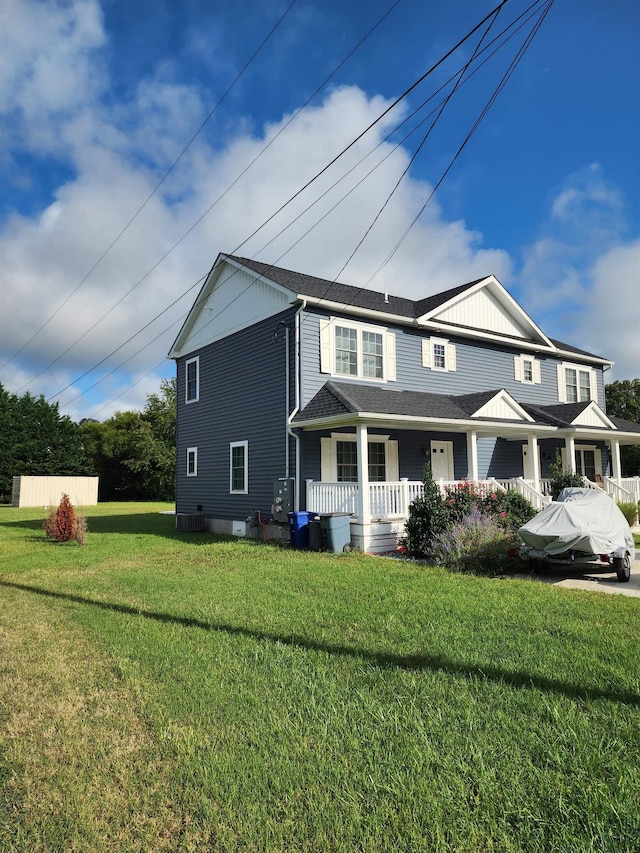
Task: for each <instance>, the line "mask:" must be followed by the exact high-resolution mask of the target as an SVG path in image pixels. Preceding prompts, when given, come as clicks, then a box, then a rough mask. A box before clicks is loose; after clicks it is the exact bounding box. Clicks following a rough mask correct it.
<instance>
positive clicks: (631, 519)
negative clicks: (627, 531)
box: [617, 501, 638, 527]
mask: <svg viewBox="0 0 640 853" xmlns="http://www.w3.org/2000/svg"><path fill="white" fill-rule="evenodd" d="M617 503H618V509H619V510H620V512H621V513H622V514H623V515H624V517H625V518H626V519H627V522H628V524H629V527H633V525H634V524H635V523H636V521H637V520H638V505H636V504H635V503H634V502H633V501H619V502H617Z"/></svg>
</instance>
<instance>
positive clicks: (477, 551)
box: [431, 507, 512, 574]
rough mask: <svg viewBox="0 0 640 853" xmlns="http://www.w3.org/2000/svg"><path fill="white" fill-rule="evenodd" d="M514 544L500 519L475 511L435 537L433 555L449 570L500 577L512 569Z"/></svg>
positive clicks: (475, 508) (474, 509)
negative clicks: (511, 556)
mask: <svg viewBox="0 0 640 853" xmlns="http://www.w3.org/2000/svg"><path fill="white" fill-rule="evenodd" d="M511 544H512V543H511V541H510V538H509V537H508V535H507V534H506V533H505V531H504V529H503V528H502V527H501V526H500V524H499V523H498V521H497V519H495V518H493V517H491V516H489V515H487V514H486V513H484V512H482V511H481V510H480V509H479V508H477V507H474V508H473V509H472V510H471V512H469V514H468V515H465V516H464V517H463V518H461V519H460V520H459V521H455V522H454V523H453V524H452V525H451V527H449V528H448V529H447V530H443V531H441V532H440V533H438V534H437V535H436V536H435V537H434V539H433V542H432V544H431V555H432V557H433V558H434V559H436V560H437V561H438V562H439V563H440V564H441V565H443V566H446V567H447V568H450V569H456V570H458V571H466V572H481V573H487V574H499V573H501V572H504V571H505V569H506V568H507V567H508V565H509V562H510V560H509V556H508V549H509V547H510V545H511Z"/></svg>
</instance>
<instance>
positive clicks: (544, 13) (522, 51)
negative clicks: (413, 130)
mask: <svg viewBox="0 0 640 853" xmlns="http://www.w3.org/2000/svg"><path fill="white" fill-rule="evenodd" d="M553 2H554V0H549V2H548V3H547V5H546V7H545V8H544V10H543V11H542V13H541V15H540V18H539V19H538V21H537V22H536V23H535V25H534V26H533V28H532V30H531V32H530V33H529V35H528V36H527V38H526V39H525V41H524V44H523V45H522V46H521V47H520V50H519V51H518V52H517V54H516V56H515V57H514V59H513V60H512V62H511V64H510V66H509V68H508V69H507V71H506V72H505V74H504V75H503V77H502V79H501V81H500V83H499V84H498V86H497V87H496V89H495V90H494V92H493V94H492V95H491V97H490V98H489V101H488V102H487V104H486V105H485V107H484V109H483V110H482V111H481V113H480V115H479V116H478V118H477V119H476V121H475V123H474V125H473V127H472V128H471V130H470V131H469V133H468V134H467V136H466V137H465V139H464V140H463V142H462V144H461V145H460V147H459V148H458V150H457V151H456V153H455V155H454V156H453V159H452V160H451V161H450V162H449V165H448V166H447V168H446V169H445V170H444V172H443V173H442V175H441V176H440V179H439V180H438V182H437V184H436V185H435V186H434V188H433V190H432V191H431V193H430V194H429V197H428V198H427V200H426V201H425V203H424V204H423V205H422V207H421V208H420V210H419V211H418V213H417V214H416V216H415V217H414V219H413V221H412V222H411V224H410V225H409V226H408V228H407V229H406V230H405V232H404V234H403V235H402V237H400V239H399V240H398V241H397V242H396V244H395V246H394V247H393V249H392V250H391V252H389V254H388V255H387V257H386V258H385V260H384V261H383V262H382V263H381V264H380V266H379V267H378V268H377V270H376V271H375V272H374V273H373V275H371V276H370V277H369V278H368V279H367V282H366V284H367V285H368V284H370V282H372V281H373V279H374V278H376V276H377V275H378V274H379V273H380V272H381V271H382V270H383V269H384V267H385V266H386V265H387V264H388V263H389V261H390V260H391V259H392V258H393V256H394V255H395V253H396V252H397V251H398V249H399V248H400V246H401V245H402V243H403V242H404V240H405V239H406V237H407V235H408V233H409V232H410V231H411V229H412V228H413V226H414V225H415V224H416V222H417V221H418V219H419V218H420V216H422V214H423V213H424V211H425V208H426V207H427V205H428V204H429V202H430V201H431V199H432V198H433V197H434V195H435V194H436V192H437V191H438V189H439V187H440V185H441V184H442V182H443V181H444V179H445V177H446V176H447V175H448V173H449V171H450V170H451V168H452V167H453V165H454V163H455V162H456V160H457V159H458V157H459V156H460V154H462V152H463V150H464V148H465V147H466V145H467V143H468V142H469V140H470V139H471V137H472V136H473V134H474V133H475V131H476V130H477V128H478V127H479V125H480V123H481V122H482V120H483V119H484V118H485V116H486V115H487V113H488V112H489V110H490V109H491V107H492V106H493V105H494V103H495V101H496V99H497V97H498V95H499V94H500V92H501V91H502V89H503V88H504V87H505V85H506V83H507V81H508V80H509V78H510V77H511V75H512V74H513V72H514V71H515V69H516V68H517V66H518V65H519V64H520V62H521V60H522V57H523V56H524V54H525V53H526V51H527V50H528V48H529V46H530V45H531V42H532V41H533V39H534V38H535V36H536V34H537V33H538V30H539V29H540V27H541V26H542V23H543V22H544V20H545V18H546V17H547V15H548V14H549V11H550V9H551V7H552V5H553ZM365 286H366V285H365Z"/></svg>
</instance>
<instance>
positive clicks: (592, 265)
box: [0, 0, 633, 418]
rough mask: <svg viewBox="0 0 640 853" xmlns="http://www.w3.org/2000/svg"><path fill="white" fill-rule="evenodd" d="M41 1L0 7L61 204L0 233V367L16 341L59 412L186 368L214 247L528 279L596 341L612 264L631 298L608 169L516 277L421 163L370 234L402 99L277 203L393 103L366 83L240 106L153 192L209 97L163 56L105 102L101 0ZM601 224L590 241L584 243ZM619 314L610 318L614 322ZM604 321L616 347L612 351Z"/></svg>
mask: <svg viewBox="0 0 640 853" xmlns="http://www.w3.org/2000/svg"><path fill="white" fill-rule="evenodd" d="M47 10H49V12H48V14H47V15H46V16H44V19H43V16H42V15H41V11H42V3H40V2H37V0H25V2H21V3H9V4H0V15H1V16H2V20H0V29H4V30H5V37H4V39H5V42H6V43H7V44H8V45H9V51H8V53H3V51H0V56H4V59H3V60H0V62H2V63H3V64H2V65H0V111H1V112H3V113H4V115H5V116H7V117H8V118H9V119H10V121H9V126H10V129H11V132H10V133H9V134H8V136H7V138H6V140H5V142H4V146H5V147H4V152H3V153H4V156H5V158H7V157H10V156H11V152H12V151H13V150H14V146H15V145H16V144H20V145H23V146H26V147H27V148H28V149H29V150H30V151H32V153H33V155H34V156H35V155H36V154H37V155H38V156H40V157H42V159H41V160H39V161H38V167H39V168H42V167H43V166H44V167H46V166H47V163H48V161H47V159H46V156H47V155H50V154H51V153H54V154H55V157H56V158H58V159H64V162H65V165H66V167H67V173H66V174H65V177H64V178H63V179H61V180H60V181H59V182H58V183H57V185H55V186H54V188H53V191H52V198H51V199H48V200H47V201H46V203H43V205H42V207H41V208H40V209H38V210H36V211H35V212H33V213H30V214H27V213H24V212H22V213H21V212H17V211H16V212H14V213H13V214H12V215H10V216H9V217H8V218H7V219H6V220H5V222H4V224H3V226H2V227H1V229H0V264H1V266H2V287H1V290H0V309H1V310H0V365H2V364H4V363H5V362H6V361H7V359H10V358H11V356H13V355H14V353H16V352H18V351H20V354H19V355H18V356H17V357H16V358H14V359H12V360H11V361H9V362H8V363H7V364H6V365H5V367H4V368H2V370H1V373H0V381H2V383H3V384H4V385H5V386H6V387H7V388H9V389H10V390H14V391H17V390H21V389H24V388H26V387H28V388H29V389H30V390H31V391H32V392H33V393H43V394H44V395H45V396H46V397H50V396H51V395H53V394H57V393H58V392H59V391H62V393H61V394H60V396H58V397H57V399H58V400H59V401H60V404H61V407H62V409H63V411H68V412H69V414H71V415H72V416H73V417H76V418H80V417H83V416H87V415H92V414H93V413H94V412H96V411H98V410H99V411H100V414H99V417H100V418H103V417H107V416H108V415H110V414H112V412H113V411H115V410H117V409H125V408H142V406H143V405H144V402H145V398H146V395H147V394H149V393H151V392H154V391H157V388H158V385H159V377H160V376H161V375H168V374H170V373H171V372H172V368H171V366H170V365H167V364H166V363H165V365H164V368H162V369H161V370H156V369H155V368H156V366H157V365H158V364H160V363H162V361H163V359H164V357H165V355H166V353H167V351H168V349H169V347H170V345H171V343H172V341H173V339H174V337H175V335H176V334H177V331H178V328H179V324H180V322H181V320H182V318H183V317H184V316H185V314H186V312H187V311H188V309H189V308H190V306H191V304H192V301H193V299H194V298H195V294H196V293H197V287H198V286H199V284H198V283H199V281H200V280H201V279H202V277H203V276H204V275H205V274H206V273H207V271H208V270H209V268H210V266H211V264H212V262H213V260H214V259H215V257H216V255H217V254H218V252H219V251H223V252H231V251H237V252H238V253H239V254H244V255H247V256H250V257H256V258H259V259H260V260H264V261H267V262H271V263H277V264H280V265H282V266H285V267H289V268H291V269H296V270H300V271H303V272H308V273H311V274H314V275H318V276H323V277H326V278H329V279H333V278H335V277H336V276H338V275H339V277H340V280H341V281H344V282H346V283H349V284H355V285H358V286H370V287H371V288H372V289H375V290H388V291H390V292H392V293H397V294H399V295H404V296H407V297H411V298H421V297H424V296H427V295H429V294H431V293H434V292H437V291H439V290H442V289H445V288H448V287H452V286H455V285H457V284H460V283H461V282H464V281H469V280H472V279H475V278H479V277H481V276H484V275H487V274H489V273H494V274H496V275H497V276H498V277H499V278H500V279H501V280H503V281H504V283H505V284H507V285H508V286H509V284H510V283H514V284H515V286H516V288H519V290H520V294H523V295H524V299H523V300H522V301H523V304H524V305H525V307H527V308H528V309H529V310H530V311H531V313H532V316H533V317H534V319H536V320H537V321H539V322H540V323H541V325H542V326H543V328H545V329H546V328H547V327H546V326H545V322H544V321H545V316H546V313H547V309H548V308H550V307H551V308H553V309H554V310H555V311H557V309H558V306H562V305H564V306H566V307H567V310H566V312H565V313H564V315H563V314H562V312H561V313H560V314H559V315H557V316H566V318H567V323H568V326H567V325H566V324H565V323H563V322H561V323H559V325H560V328H555V327H553V328H550V329H548V331H549V332H550V333H551V334H554V335H555V336H556V337H559V338H563V337H564V338H567V339H568V340H570V341H573V342H574V343H576V344H577V345H581V344H583V343H584V344H587V345H588V346H591V345H592V342H593V338H594V336H591V337H590V339H589V342H586V341H584V340H583V338H584V336H585V334H586V332H585V329H587V327H588V326H589V317H590V316H591V314H593V315H595V314H597V313H598V312H599V311H600V308H599V307H598V306H599V300H602V299H604V298H605V297H604V295H603V294H604V292H605V290H604V288H605V285H604V282H605V279H606V273H605V268H606V267H607V264H610V265H614V264H615V265H616V266H617V268H618V269H619V278H618V279H617V282H618V283H617V284H616V287H619V288H620V292H621V293H623V292H624V290H625V287H626V286H627V285H626V284H625V282H628V280H629V276H630V275H632V273H633V269H632V266H633V258H632V257H631V256H628V255H627V254H626V252H625V251H624V248H625V247H623V246H613V245H612V240H613V237H612V233H613V231H615V228H616V227H617V225H616V226H615V227H611V228H609V225H607V222H606V219H607V217H609V223H611V221H612V220H613V219H614V218H615V219H616V223H617V222H619V220H620V218H621V217H622V208H621V199H620V196H619V194H618V193H617V192H616V191H615V189H614V188H612V187H610V186H608V185H607V183H606V181H605V179H604V177H603V175H602V174H601V173H600V171H599V169H598V167H597V166H593V167H589V169H588V170H586V171H585V172H584V173H582V174H581V175H579V176H573V177H571V178H569V179H568V180H567V183H566V185H565V186H563V187H560V188H559V190H558V193H557V195H556V198H555V200H554V201H553V202H552V204H551V206H550V213H549V222H548V223H547V226H546V227H545V228H543V231H542V233H541V234H540V239H539V240H538V241H537V242H536V243H535V244H533V245H532V246H530V247H529V249H528V250H527V251H526V253H525V256H524V258H523V259H522V263H521V265H520V269H519V270H518V271H517V273H516V271H514V263H513V260H512V259H511V258H510V257H509V255H508V253H507V252H505V251H504V250H502V249H500V248H499V247H496V248H492V247H486V246H484V245H483V237H482V234H480V233H478V232H477V231H474V230H472V229H469V228H468V227H467V225H466V224H465V222H464V221H462V220H457V221H449V220H448V219H447V218H446V217H445V215H444V214H443V211H442V209H441V207H440V206H439V204H438V203H437V201H436V200H432V201H431V202H430V204H429V206H428V207H427V209H426V211H425V212H424V214H423V215H422V216H421V217H420V219H419V220H418V221H417V222H416V223H415V224H414V218H415V216H416V214H417V213H418V212H419V211H420V209H421V208H422V206H423V205H424V203H425V201H426V199H427V198H429V196H430V193H431V191H432V187H431V186H430V185H429V184H428V183H425V182H423V181H419V180H416V179H415V178H412V177H411V176H408V177H407V178H406V179H405V180H404V181H403V182H402V183H401V185H400V187H399V188H398V190H397V191H396V192H395V193H394V194H393V196H392V197H391V198H390V200H389V201H388V203H387V205H386V207H385V209H384V211H383V213H382V215H381V216H380V219H379V220H378V222H377V223H376V224H375V225H374V226H373V228H372V230H371V232H370V233H369V234H368V235H367V236H366V237H365V234H366V232H367V229H368V228H369V227H370V226H371V224H372V221H373V216H374V214H375V213H376V212H377V211H379V210H380V209H381V207H382V205H383V204H384V203H385V201H386V200H387V198H388V197H389V195H390V193H391V190H392V189H393V187H394V186H395V184H396V181H397V179H398V177H399V175H400V174H401V173H402V172H403V170H404V169H405V168H406V166H407V165H408V162H409V153H408V151H407V150H406V149H404V148H394V147H393V145H392V144H391V143H390V142H388V141H385V135H386V134H387V133H388V131H389V130H390V129H391V128H392V127H393V125H394V123H395V122H396V121H397V120H398V118H399V113H398V111H396V114H395V115H388V116H387V117H385V119H384V121H382V122H380V123H379V124H378V125H376V127H375V128H374V129H373V130H371V131H370V132H369V133H368V134H367V136H366V137H365V138H364V139H362V140H361V141H360V142H359V143H358V144H357V145H355V146H353V148H352V149H350V150H349V152H348V154H347V155H346V156H345V157H342V158H341V159H340V160H339V161H338V163H337V164H336V165H335V166H334V167H332V168H331V169H330V170H328V171H327V172H326V173H325V174H323V175H322V177H321V178H320V179H318V180H317V181H315V182H314V183H313V184H312V186H311V187H310V188H309V189H308V190H306V191H305V192H304V193H302V194H300V196H299V197H297V198H296V199H295V201H293V202H292V203H291V204H288V205H287V206H286V207H285V209H284V210H283V211H282V212H281V213H278V214H277V215H275V216H274V214H275V212H276V211H277V210H278V209H279V208H280V207H281V206H282V205H284V204H285V203H286V202H287V201H288V199H290V198H291V197H292V196H293V195H294V194H295V193H297V192H298V190H299V189H300V188H301V187H303V186H304V185H305V184H306V183H307V182H308V181H310V180H311V178H313V177H314V175H316V174H317V173H318V172H319V171H320V170H321V169H322V168H323V167H324V166H325V165H326V164H327V163H328V162H329V161H330V160H332V158H334V157H335V156H336V155H337V154H338V153H339V152H340V151H341V150H342V149H343V148H344V147H345V146H346V145H347V144H348V143H349V142H350V141H351V140H352V139H354V138H355V137H356V136H357V135H358V134H359V133H360V132H361V131H362V130H363V128H365V127H367V126H368V125H370V124H371V122H372V121H373V120H374V119H375V118H376V117H377V116H378V115H380V114H381V113H382V112H383V110H384V109H385V108H386V107H387V106H388V103H389V102H388V101H386V100H385V99H384V98H382V97H381V96H379V95H373V96H371V95H369V94H367V93H365V92H363V91H362V90H361V89H360V88H358V87H355V86H343V87H341V88H337V89H334V90H332V91H331V92H328V93H326V94H325V95H324V98H323V99H322V100H321V101H318V102H317V103H316V104H315V105H314V106H312V107H310V108H307V109H305V110H304V111H303V112H302V113H301V114H300V115H299V116H297V117H296V118H295V120H293V121H292V122H291V123H290V124H289V121H290V120H291V119H292V118H293V115H292V114H290V115H285V116H282V117H280V118H279V119H278V120H274V121H272V122H271V123H269V124H268V125H266V126H265V127H262V128H254V126H253V123H252V122H251V121H250V120H249V119H248V118H247V117H246V116H242V115H240V116H237V117H236V118H233V119H231V118H227V120H226V122H225V127H224V133H221V132H220V129H219V128H218V127H217V126H215V125H214V126H213V128H207V130H208V133H203V134H201V136H200V137H198V139H197V141H196V142H195V144H194V145H192V146H191V147H190V148H189V150H188V152H186V153H185V155H184V156H182V157H181V159H180V160H179V162H178V163H177V164H176V167H175V168H174V169H173V170H172V171H171V174H170V175H169V176H168V177H167V179H166V180H165V181H163V183H162V184H161V186H159V187H158V181H159V180H160V178H161V177H162V176H163V175H164V173H165V171H166V169H167V168H168V167H169V166H170V165H171V163H172V162H173V161H174V159H175V158H176V157H177V156H178V154H179V153H180V152H181V151H182V149H183V147H184V145H185V143H186V141H187V140H188V139H189V138H190V137H191V135H192V134H193V132H194V131H195V129H196V128H197V127H199V125H200V124H201V122H202V121H203V120H204V118H205V117H206V115H207V112H208V109H210V107H207V106H206V104H207V103H208V101H209V100H211V96H210V95H209V96H207V94H206V93H205V92H203V91H202V90H201V88H199V87H198V86H197V85H196V84H191V83H185V82H180V81H177V80H175V79H173V77H172V75H167V74H165V73H164V71H163V68H162V67H161V66H160V67H158V68H154V69H151V70H150V73H149V75H148V76H147V77H146V78H144V79H142V80H140V81H139V83H138V85H137V86H136V87H135V88H133V89H132V90H131V91H130V93H129V95H128V96H127V97H128V100H126V101H121V102H119V103H115V104H113V103H110V101H109V99H108V98H107V97H106V96H105V93H106V92H107V91H108V86H109V78H108V67H107V64H106V61H105V55H106V54H105V49H106V47H107V46H108V42H107V35H106V33H105V31H104V25H103V19H102V13H101V9H100V6H99V4H98V2H95V0H75V2H69V3H64V4H62V3H59V4H58V3H53V4H47ZM43 20H44V23H43V24H42V29H39V27H40V23H41V22H42V21H43ZM36 21H38V26H36ZM3 24H4V27H3V26H2V25H3ZM45 78H47V79H46V80H45ZM56 85H59V88H58V91H57V92H54V91H53V89H54V88H55V87H56ZM270 143H271V144H270ZM367 155H368V156H367ZM254 161H255V162H254ZM374 167H375V168H374ZM369 173H370V174H369ZM334 184H335V186H334ZM145 200H147V201H146V203H145V206H144V209H143V210H142V212H141V213H140V215H139V216H137V217H135V219H133V220H132V217H134V214H136V211H138V209H139V208H140V206H141V205H142V204H143V202H145ZM314 202H315V203H314ZM272 217H273V218H272ZM127 223H130V224H129V226H128V227H127V228H126V230H125V231H124V233H123V234H122V236H121V237H119V238H118V235H119V234H120V231H121V230H122V229H123V228H124V226H125V225H126V224H127ZM263 223H267V224H266V225H265V227H262V228H261V227H260V226H261V225H263ZM614 224H615V223H614ZM254 231H257V233H256V234H255V235H254V236H251V235H252V234H253V232H254ZM589 234H590V235H591V236H593V235H596V237H594V239H592V240H591V241H590V242H589V251H587V250H586V249H585V242H584V241H585V240H586V239H587V237H588V235H589ZM117 238H118V239H117ZM362 238H364V241H363V243H362V247H361V249H360V250H359V251H358V252H357V253H356V254H355V256H354V257H353V258H352V259H351V260H349V258H350V256H351V254H352V252H353V249H354V247H355V246H356V245H357V244H358V243H359V241H360V240H361V239H362ZM403 238H404V240H403V242H402V247H401V250H400V251H398V252H397V253H396V254H395V255H394V256H393V257H392V258H391V259H388V255H389V252H390V250H391V249H392V247H393V246H394V245H396V243H397V242H398V241H400V240H401V239H403ZM583 238H584V239H583ZM116 239H117V242H116V243H115V245H114V246H113V248H111V249H110V250H109V251H108V252H107V253H106V254H105V255H104V258H102V260H100V258H101V256H102V255H103V254H104V253H105V251H106V250H107V249H108V247H109V246H110V245H111V243H112V242H113V241H114V240H116ZM616 250H618V252H619V253H616ZM98 261H99V263H97V262H98ZM347 261H349V262H348V264H347ZM385 262H386V263H385ZM96 263H97V265H96ZM345 264H346V267H345ZM94 266H95V268H94ZM93 268H94V269H93ZM90 271H91V272H90ZM589 273H591V275H590V274H589ZM81 283H82V284H81ZM516 295H517V294H516ZM180 297H182V298H180ZM174 302H176V304H175V305H174V306H173V307H172V308H170V309H168V310H166V311H165V309H167V307H168V306H170V305H171V304H172V303H174ZM612 310H613V309H612ZM163 312H164V313H163ZM576 312H577V313H576ZM589 312H591V314H590V313H589ZM548 313H549V319H550V321H552V322H555V319H554V316H552V312H551V311H549V312H548ZM52 315H53V316H52ZM156 315H161V316H159V318H158V319H157V320H156V321H153V318H154V317H155V316H156ZM541 315H542V316H541ZM602 316H604V314H602ZM607 316H608V315H607ZM583 321H584V322H583ZM607 323H610V324H611V325H615V323H614V318H613V316H612V317H611V319H610V320H609V319H608V320H607ZM143 327H147V328H145V330H144V331H143V332H142V333H140V334H136V333H138V332H139V331H140V330H141V329H143ZM606 331H607V335H606V339H604V341H603V346H602V349H606V350H607V354H611V355H612V357H615V353H612V352H611V349H610V347H609V345H608V344H609V342H610V341H611V340H612V338H611V335H610V334H609V332H610V331H612V330H611V329H610V328H609V327H608V328H607V330H606ZM574 333H575V334H577V335H578V337H577V338H576V337H575V334H574ZM34 336H35V337H34ZM32 337H33V340H31V338H32ZM598 337H599V336H598ZM129 338H133V340H131V341H130V342H129V343H125V342H127V341H128V339H129ZM619 340H620V341H621V340H622V336H620V337H619ZM25 344H26V346H25ZM114 350H117V352H116V353H115V354H114V355H113V356H112V355H110V354H111V353H112V352H113V351H114ZM121 365H122V368H121V369H119V368H120V366H121ZM94 366H97V368H96V370H95V371H93V372H90V373H89V375H87V376H84V374H85V373H87V372H88V371H91V369H92V368H93V367H94ZM101 376H104V377H105V379H104V381H103V382H101V383H100V384H99V385H96V387H89V386H92V385H94V383H96V382H97V380H98V379H100V377H101ZM63 389H64V390H63Z"/></svg>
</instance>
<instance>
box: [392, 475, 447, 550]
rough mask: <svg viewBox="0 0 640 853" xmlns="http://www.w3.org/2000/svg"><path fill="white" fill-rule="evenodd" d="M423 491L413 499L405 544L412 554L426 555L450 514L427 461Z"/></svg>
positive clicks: (444, 527) (406, 528) (445, 524)
mask: <svg viewBox="0 0 640 853" xmlns="http://www.w3.org/2000/svg"><path fill="white" fill-rule="evenodd" d="M422 482H423V483H424V490H423V493H422V494H421V495H420V496H419V497H417V498H416V499H415V500H414V501H412V503H411V506H410V507H409V518H408V519H407V522H406V524H405V538H404V540H403V543H402V544H403V545H404V547H405V548H406V549H407V551H408V552H409V553H410V554H413V555H414V556H421V557H426V556H428V555H429V554H430V553H431V542H432V540H433V538H434V536H436V535H437V534H438V533H441V532H442V531H443V530H445V529H446V528H447V527H448V525H449V514H448V513H447V511H446V509H445V507H444V504H443V502H442V496H441V494H440V490H439V488H438V486H437V484H436V483H435V482H434V479H433V474H432V473H431V465H429V463H427V464H426V465H425V466H424V469H423V472H422Z"/></svg>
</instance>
